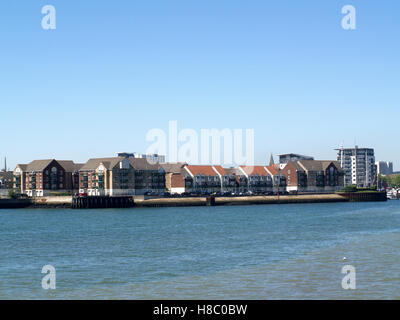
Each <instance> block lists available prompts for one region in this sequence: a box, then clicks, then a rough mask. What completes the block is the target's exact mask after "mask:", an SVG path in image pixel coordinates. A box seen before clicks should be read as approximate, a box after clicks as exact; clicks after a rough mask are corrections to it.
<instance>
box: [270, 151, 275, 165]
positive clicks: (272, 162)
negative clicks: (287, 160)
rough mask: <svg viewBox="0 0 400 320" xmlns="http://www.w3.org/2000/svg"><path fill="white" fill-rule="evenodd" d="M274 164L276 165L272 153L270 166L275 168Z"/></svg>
mask: <svg viewBox="0 0 400 320" xmlns="http://www.w3.org/2000/svg"><path fill="white" fill-rule="evenodd" d="M274 164H275V161H274V156H273V155H272V153H271V158H270V159H269V165H270V166H273V165H274Z"/></svg>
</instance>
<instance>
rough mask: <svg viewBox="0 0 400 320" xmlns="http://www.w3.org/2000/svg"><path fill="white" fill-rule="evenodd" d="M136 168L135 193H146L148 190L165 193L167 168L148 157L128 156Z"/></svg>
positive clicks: (134, 168)
mask: <svg viewBox="0 0 400 320" xmlns="http://www.w3.org/2000/svg"><path fill="white" fill-rule="evenodd" d="M127 159H128V160H129V162H130V164H131V166H132V168H133V170H134V180H133V181H134V183H133V185H134V190H135V192H134V194H135V195H144V194H145V193H147V192H153V193H158V194H160V193H164V192H165V191H166V185H165V170H164V169H163V168H162V166H161V165H160V164H158V163H153V162H151V161H149V160H148V159H146V158H127Z"/></svg>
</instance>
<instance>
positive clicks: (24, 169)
mask: <svg viewBox="0 0 400 320" xmlns="http://www.w3.org/2000/svg"><path fill="white" fill-rule="evenodd" d="M27 166H28V165H27V164H17V166H16V168H17V167H19V168H21V170H22V171H26V167H27Z"/></svg>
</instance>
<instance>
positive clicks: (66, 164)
mask: <svg viewBox="0 0 400 320" xmlns="http://www.w3.org/2000/svg"><path fill="white" fill-rule="evenodd" d="M57 162H58V163H59V164H60V165H61V166H62V167H63V168H64V170H65V171H66V172H75V171H79V169H80V168H82V167H83V166H84V164H83V163H74V162H73V161H72V160H57Z"/></svg>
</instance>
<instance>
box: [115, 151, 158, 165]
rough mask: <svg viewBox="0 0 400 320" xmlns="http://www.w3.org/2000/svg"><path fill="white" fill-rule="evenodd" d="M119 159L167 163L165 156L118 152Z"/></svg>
mask: <svg viewBox="0 0 400 320" xmlns="http://www.w3.org/2000/svg"><path fill="white" fill-rule="evenodd" d="M117 156H118V157H123V158H135V159H147V160H148V162H149V163H165V156H164V155H160V154H140V153H136V152H133V153H130V152H118V153H117Z"/></svg>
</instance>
